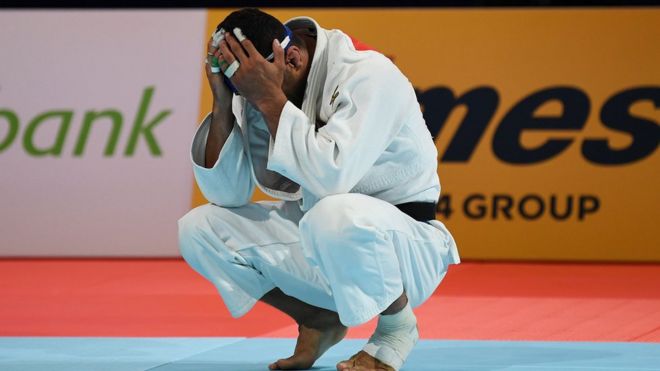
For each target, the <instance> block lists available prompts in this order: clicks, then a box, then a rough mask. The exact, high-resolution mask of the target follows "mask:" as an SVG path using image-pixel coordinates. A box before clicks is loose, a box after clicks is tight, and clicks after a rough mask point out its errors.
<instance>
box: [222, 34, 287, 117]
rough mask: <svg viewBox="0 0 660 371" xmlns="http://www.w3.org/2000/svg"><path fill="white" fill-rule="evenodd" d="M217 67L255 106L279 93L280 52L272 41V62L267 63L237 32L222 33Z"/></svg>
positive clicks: (281, 51) (282, 52)
mask: <svg viewBox="0 0 660 371" xmlns="http://www.w3.org/2000/svg"><path fill="white" fill-rule="evenodd" d="M214 55H216V56H217V57H218V66H219V68H220V70H221V72H222V73H224V74H225V76H227V77H228V78H229V79H230V80H231V82H232V84H234V86H235V87H236V89H238V91H239V92H240V93H241V95H242V96H243V97H245V98H246V99H247V100H248V101H249V102H250V103H252V104H253V105H255V106H257V107H258V106H259V105H260V103H261V102H264V101H267V100H268V99H269V98H272V97H275V96H277V95H278V94H281V93H282V83H283V81H284V70H285V64H284V49H283V48H282V46H281V45H280V43H279V41H278V40H277V39H274V40H273V57H274V60H273V62H272V63H271V62H269V61H267V60H266V59H265V58H264V57H263V56H262V55H261V54H260V53H259V52H258V51H257V49H256V48H255V47H254V44H252V42H251V41H250V40H249V39H248V38H246V37H245V36H244V35H243V33H242V32H241V30H240V29H239V28H235V29H234V30H233V34H232V33H231V32H225V34H224V38H223V39H222V40H221V41H220V43H219V44H218V49H217V53H214Z"/></svg>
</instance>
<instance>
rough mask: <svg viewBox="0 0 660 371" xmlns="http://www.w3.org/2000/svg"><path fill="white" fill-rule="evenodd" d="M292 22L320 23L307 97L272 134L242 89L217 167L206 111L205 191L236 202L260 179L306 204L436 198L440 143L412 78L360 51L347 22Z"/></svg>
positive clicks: (195, 149)
mask: <svg viewBox="0 0 660 371" xmlns="http://www.w3.org/2000/svg"><path fill="white" fill-rule="evenodd" d="M292 22H296V24H300V23H301V22H302V23H305V22H307V23H308V24H309V26H310V27H313V28H315V29H316V33H317V40H316V49H315V52H314V57H313V60H312V65H311V67H310V72H309V76H308V78H307V87H306V90H305V95H304V100H303V103H302V107H301V108H298V107H296V106H295V105H294V104H292V103H291V102H287V103H286V105H285V106H284V109H283V111H282V114H281V116H280V120H279V126H278V128H277V135H276V139H275V140H273V139H271V136H270V133H269V131H268V128H267V125H266V122H265V120H264V119H263V116H262V115H261V113H260V112H259V111H257V109H256V108H255V107H253V106H252V105H251V104H250V103H248V102H247V101H246V100H245V98H243V97H241V96H237V95H235V96H234V98H233V101H232V111H233V114H234V116H235V118H236V121H235V123H234V127H233V129H232V131H231V133H230V135H229V137H228V139H227V141H226V142H225V144H224V147H223V148H222V150H221V152H220V155H219V157H218V161H217V162H216V163H215V164H214V165H213V167H212V168H205V167H204V158H205V149H206V140H207V136H208V132H209V125H210V124H211V117H210V115H209V116H207V117H206V118H205V119H204V121H203V122H202V124H201V125H200V126H199V128H198V130H197V133H196V134H195V137H194V139H193V144H192V160H193V169H194V174H195V178H196V180H197V183H198V185H199V187H200V189H201V191H202V193H203V194H204V196H205V197H206V198H207V199H208V200H209V201H210V202H212V203H214V204H217V205H219V206H223V207H238V206H242V205H245V204H246V203H248V202H250V199H251V196H252V194H253V192H254V188H255V186H257V187H259V188H260V189H261V190H262V191H263V192H264V193H265V194H267V195H269V196H272V197H274V198H277V199H281V200H288V201H298V202H299V203H300V207H301V209H302V210H303V211H306V210H309V209H310V208H311V207H312V206H314V204H315V203H316V202H317V201H318V200H320V199H321V198H323V197H325V196H328V195H333V194H341V193H349V192H353V193H362V194H366V195H369V196H372V197H376V198H379V199H382V200H385V201H387V202H389V203H391V204H394V205H397V204H402V203H407V202H414V201H417V202H437V200H438V197H439V194H440V182H439V179H438V175H437V151H436V148H435V144H434V142H433V140H432V138H431V135H430V133H429V131H428V129H427V127H426V125H425V123H424V119H423V118H422V113H421V111H420V107H419V103H418V102H417V99H416V96H415V92H414V89H413V87H412V85H411V84H410V82H409V81H408V79H407V78H406V77H405V76H404V75H403V74H402V73H401V71H399V69H398V68H397V67H396V66H395V65H394V64H393V63H392V62H391V61H390V60H389V59H388V58H387V57H385V56H383V55H382V54H380V53H378V52H374V51H356V50H355V48H354V46H353V44H352V42H351V39H350V38H349V37H348V36H347V35H345V34H344V33H342V32H341V31H339V30H325V29H323V28H321V27H320V26H319V25H318V23H317V22H316V21H315V20H313V19H311V18H306V17H299V18H294V19H292V20H290V21H288V22H287V25H290V24H291V23H292ZM322 123H325V125H323V124H322Z"/></svg>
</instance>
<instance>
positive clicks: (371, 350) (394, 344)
mask: <svg viewBox="0 0 660 371" xmlns="http://www.w3.org/2000/svg"><path fill="white" fill-rule="evenodd" d="M418 339H419V332H418V331H417V318H416V317H415V314H414V313H413V311H412V308H411V307H410V304H406V306H405V307H404V308H403V309H402V310H401V311H400V312H399V313H395V314H391V315H381V316H379V317H378V326H376V331H375V332H374V334H373V335H371V338H370V339H369V342H367V345H365V346H364V348H362V350H363V351H365V352H366V353H368V354H369V355H370V356H372V357H374V358H376V359H377V360H379V361H381V362H383V363H385V364H387V365H388V366H391V367H392V368H394V369H395V370H398V369H400V368H401V366H402V365H403V362H405V360H406V358H408V355H409V354H410V352H411V351H412V349H413V347H414V346H415V344H416V343H417V340H418Z"/></svg>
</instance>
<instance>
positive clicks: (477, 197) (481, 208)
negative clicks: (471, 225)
mask: <svg viewBox="0 0 660 371" xmlns="http://www.w3.org/2000/svg"><path fill="white" fill-rule="evenodd" d="M485 199H486V197H485V196H484V195H482V194H478V193H475V194H472V195H470V196H468V197H467V198H466V199H465V202H463V213H464V214H465V216H467V217H468V218H470V219H483V217H484V216H486V212H487V208H486V206H485V205H484V200H485ZM475 201H477V202H480V203H479V204H477V205H476V207H475V211H472V210H471V205H472V203H473V202H475Z"/></svg>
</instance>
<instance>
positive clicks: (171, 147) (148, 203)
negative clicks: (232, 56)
mask: <svg viewBox="0 0 660 371" xmlns="http://www.w3.org/2000/svg"><path fill="white" fill-rule="evenodd" d="M205 22H206V14H205V11H204V10H185V11H171V10H167V11H102V12H99V11H3V12H0V49H2V62H0V169H1V175H0V236H2V237H1V240H2V243H1V244H0V255H2V256H38V255H48V256H52V255H62V256H154V255H176V254H178V247H177V228H176V220H177V219H178V218H179V217H180V216H181V215H183V214H184V213H185V212H186V211H187V210H188V209H189V207H190V197H191V187H190V183H191V179H192V175H191V171H190V162H189V155H188V153H189V143H190V138H191V136H192V134H193V132H194V126H193V125H192V123H193V122H195V121H196V119H197V115H198V107H199V90H200V75H199V70H200V66H201V63H200V59H201V56H203V54H204V45H203V42H201V40H202V39H203V37H202V36H203V32H204V27H205Z"/></svg>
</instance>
